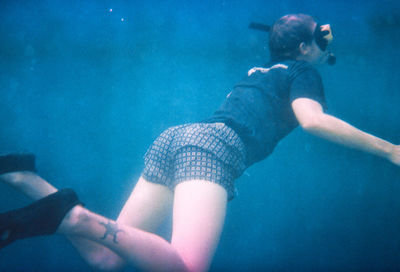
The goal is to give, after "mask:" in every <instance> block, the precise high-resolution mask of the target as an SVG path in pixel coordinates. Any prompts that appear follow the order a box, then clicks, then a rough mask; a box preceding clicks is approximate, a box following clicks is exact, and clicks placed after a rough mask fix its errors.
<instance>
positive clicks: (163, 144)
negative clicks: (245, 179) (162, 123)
mask: <svg viewBox="0 0 400 272" xmlns="http://www.w3.org/2000/svg"><path fill="white" fill-rule="evenodd" d="M245 159H246V152H245V147H244V145H243V142H242V141H241V139H240V137H239V136H238V135H237V134H236V132H235V131H233V130H232V129H231V128H230V127H228V126H227V125H225V124H223V123H195V124H186V125H181V126H176V127H171V128H169V129H167V130H165V131H164V132H163V133H161V135H160V136H159V137H158V138H157V139H156V140H155V141H154V142H153V144H152V145H151V146H150V148H149V149H148V150H147V152H146V154H145V156H144V161H145V167H144V170H143V173H142V176H143V177H144V178H145V179H146V180H148V181H150V182H154V183H158V184H163V185H166V186H168V187H169V188H170V189H171V190H174V188H175V186H176V185H177V184H178V183H180V182H184V181H189V180H195V179H201V180H207V181H210V182H214V183H217V184H220V185H221V186H223V187H224V188H225V189H226V191H227V193H228V199H229V200H231V199H233V197H234V195H235V187H234V180H235V179H236V178H238V177H239V176H240V175H241V174H242V173H243V171H244V170H245V168H246V166H245Z"/></svg>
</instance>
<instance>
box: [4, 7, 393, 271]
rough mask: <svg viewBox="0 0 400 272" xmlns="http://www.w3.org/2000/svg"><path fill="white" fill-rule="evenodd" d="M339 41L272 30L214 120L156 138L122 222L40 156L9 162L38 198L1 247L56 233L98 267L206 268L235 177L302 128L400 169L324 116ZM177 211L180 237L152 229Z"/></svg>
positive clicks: (285, 21) (294, 21) (386, 151)
mask: <svg viewBox="0 0 400 272" xmlns="http://www.w3.org/2000/svg"><path fill="white" fill-rule="evenodd" d="M332 38H333V37H332V33H331V30H330V27H329V25H324V26H320V25H318V24H317V23H316V22H315V21H314V20H313V19H312V17H310V16H308V15H303V14H296V15H286V16H284V17H282V18H280V19H279V20H278V21H277V22H276V23H275V24H274V25H273V27H272V29H271V33H270V41H269V47H270V53H271V62H270V63H269V64H268V65H267V66H266V67H255V68H252V69H251V70H250V71H249V72H248V75H247V77H246V78H245V79H243V80H242V81H241V82H240V83H238V84H237V85H236V86H235V88H234V90H233V91H232V92H231V93H230V94H229V95H228V96H227V98H226V100H225V102H224V103H223V104H222V106H221V107H220V109H219V110H217V111H216V112H215V113H214V115H213V116H211V117H210V118H208V119H207V120H204V121H203V122H201V123H195V124H187V125H182V126H177V127H173V128H169V129H167V130H166V131H164V132H163V133H162V134H161V135H160V136H159V137H158V138H157V139H156V140H155V141H154V143H153V145H152V146H151V147H150V148H149V150H148V151H147V153H146V155H145V169H144V171H143V173H142V175H141V177H140V179H139V181H138V183H137V185H136V186H135V188H134V190H133V192H132V194H131V196H130V197H129V199H128V201H127V202H126V204H125V206H124V207H123V209H122V211H121V213H120V215H119V217H118V219H117V220H116V221H115V222H114V221H112V220H109V219H106V218H104V217H102V216H100V215H97V214H94V213H92V212H90V211H89V210H87V209H85V208H84V207H82V206H81V205H78V204H79V200H78V199H77V197H76V195H75V194H74V193H73V191H71V190H61V191H58V192H56V191H57V190H56V189H55V188H54V187H52V186H51V185H50V184H48V183H47V182H46V181H44V180H43V179H41V178H40V177H39V176H37V175H36V174H35V173H33V172H32V170H34V165H33V163H32V160H31V161H30V163H28V164H26V163H25V164H23V163H21V159H22V158H23V157H24V156H16V157H3V159H4V163H3V165H7V167H2V168H4V170H3V171H2V172H0V173H3V174H2V175H1V176H0V178H1V179H2V180H3V181H4V182H7V183H9V184H11V185H13V186H15V187H16V188H17V189H19V190H20V191H22V192H24V193H25V194H27V195H28V196H30V197H31V198H33V199H40V200H39V201H36V202H34V203H33V204H32V205H30V206H28V207H26V208H23V209H20V210H15V211H11V212H8V213H5V214H2V215H0V246H2V247H3V246H5V245H7V244H9V243H11V242H13V241H14V240H16V239H20V238H26V237H30V236H35V235H43V234H51V233H54V232H57V233H60V234H64V235H67V237H68V238H69V239H70V240H71V242H72V243H73V244H74V245H75V247H76V248H77V249H78V251H79V252H80V254H81V255H82V256H83V258H84V259H85V260H86V261H87V262H88V263H89V264H90V265H92V266H93V267H95V268H97V269H101V270H117V269H120V268H122V267H123V266H124V265H125V264H127V263H128V264H130V265H133V266H136V267H138V268H139V269H142V270H149V271H159V270H166V271H206V270H207V269H208V268H209V266H210V263H211V260H212V257H213V255H214V252H215V250H216V247H217V244H218V241H219V238H220V234H221V231H222V227H223V223H224V218H225V213H226V206H227V201H228V200H230V199H232V198H233V197H234V193H233V192H234V180H235V179H236V178H238V177H239V176H240V175H241V174H242V173H243V171H244V170H245V169H246V168H247V167H249V166H250V165H252V164H253V163H255V162H257V161H260V160H262V159H264V158H265V157H267V156H268V155H269V154H270V153H271V152H272V151H273V149H274V147H275V146H276V144H277V143H278V142H279V141H280V140H281V139H282V138H283V137H285V136H286V135H287V134H288V133H290V132H291V131H292V130H293V129H294V128H295V127H297V126H298V125H299V124H300V126H301V127H302V128H303V129H304V131H306V132H309V133H312V134H315V135H317V136H319V137H322V138H325V139H328V140H330V141H333V142H336V143H339V144H342V145H346V146H348V147H351V148H357V149H360V150H363V151H366V152H369V153H372V154H375V155H378V156H381V157H384V158H387V159H388V160H390V161H391V162H393V163H395V164H396V165H400V146H396V145H393V144H391V143H389V142H386V141H384V140H382V139H379V138H377V137H375V136H372V135H370V134H367V133H365V132H363V131H360V130H358V129H356V128H354V127H352V126H351V125H349V124H347V123H346V122H343V121H341V120H339V119H337V118H335V117H333V116H330V115H327V114H325V113H324V108H325V107H326V103H325V97H324V92H323V86H322V81H321V78H320V75H319V73H318V72H317V70H315V68H313V66H312V64H318V63H324V62H325V61H326V60H327V58H328V57H329V54H328V52H327V51H326V49H327V46H328V44H329V43H330V41H331V40H332ZM25 159H26V158H25ZM10 165H11V166H10ZM24 170H25V171H24ZM46 196H47V197H46ZM170 207H172V208H173V229H172V230H173V231H172V238H171V241H170V242H167V241H165V240H164V239H162V238H161V237H159V236H157V235H154V234H152V233H151V232H152V231H153V230H154V229H155V228H157V226H158V225H159V224H160V222H161V221H162V219H163V218H164V216H165V215H166V213H167V211H168V210H169V208H170ZM27 226H28V227H27Z"/></svg>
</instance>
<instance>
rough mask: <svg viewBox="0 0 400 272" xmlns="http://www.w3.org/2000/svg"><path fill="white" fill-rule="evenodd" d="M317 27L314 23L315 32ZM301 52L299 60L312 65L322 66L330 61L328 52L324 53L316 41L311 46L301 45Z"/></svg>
mask: <svg viewBox="0 0 400 272" xmlns="http://www.w3.org/2000/svg"><path fill="white" fill-rule="evenodd" d="M316 26H317V24H316V23H314V25H313V31H314V30H315V27H316ZM300 52H301V54H300V55H299V56H298V57H297V59H298V60H305V61H307V62H310V63H312V64H322V63H325V62H326V61H327V59H328V53H327V51H322V50H321V49H320V48H319V46H318V45H317V43H316V42H315V40H314V39H313V41H312V42H311V43H310V44H306V43H302V44H300Z"/></svg>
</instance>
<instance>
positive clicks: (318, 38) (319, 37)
mask: <svg viewBox="0 0 400 272" xmlns="http://www.w3.org/2000/svg"><path fill="white" fill-rule="evenodd" d="M249 28H251V29H256V30H261V31H264V32H270V31H271V26H269V25H265V24H259V23H250V25H249ZM313 35H314V40H315V43H316V44H317V45H318V47H319V48H320V49H321V51H323V52H325V51H326V53H327V56H328V58H327V61H326V62H327V63H328V64H329V65H334V64H335V63H336V57H335V55H334V54H333V53H332V52H330V51H327V50H326V49H327V47H328V45H329V44H330V43H331V42H332V40H333V35H332V30H331V26H330V25H329V24H326V25H320V24H317V26H316V27H315V30H314V34H313Z"/></svg>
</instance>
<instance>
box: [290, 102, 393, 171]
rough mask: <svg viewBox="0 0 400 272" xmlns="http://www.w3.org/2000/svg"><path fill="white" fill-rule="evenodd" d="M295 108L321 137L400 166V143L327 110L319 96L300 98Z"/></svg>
mask: <svg viewBox="0 0 400 272" xmlns="http://www.w3.org/2000/svg"><path fill="white" fill-rule="evenodd" d="M292 108H293V111H294V113H295V115H296V118H297V120H298V121H299V123H300V125H301V127H302V128H303V129H304V130H305V131H307V132H309V133H311V134H314V135H316V136H318V137H321V138H324V139H327V140H329V141H332V142H335V143H338V144H342V145H345V146H348V147H351V148H356V149H359V150H362V151H365V152H368V153H372V154H374V155H377V156H380V157H383V158H386V159H388V160H389V161H391V162H392V163H394V164H396V165H399V166H400V146H399V145H394V144H392V143H389V142H387V141H385V140H382V139H380V138H378V137H376V136H373V135H371V134H368V133H366V132H364V131H361V130H359V129H357V128H355V127H353V126H351V125H349V124H348V123H346V122H344V121H342V120H340V119H338V118H336V117H334V116H331V115H328V114H326V113H324V112H323V110H322V106H321V105H320V104H319V103H318V102H316V101H315V100H312V99H308V98H298V99H296V100H294V101H293V102H292Z"/></svg>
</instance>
